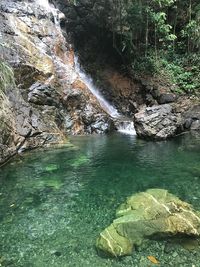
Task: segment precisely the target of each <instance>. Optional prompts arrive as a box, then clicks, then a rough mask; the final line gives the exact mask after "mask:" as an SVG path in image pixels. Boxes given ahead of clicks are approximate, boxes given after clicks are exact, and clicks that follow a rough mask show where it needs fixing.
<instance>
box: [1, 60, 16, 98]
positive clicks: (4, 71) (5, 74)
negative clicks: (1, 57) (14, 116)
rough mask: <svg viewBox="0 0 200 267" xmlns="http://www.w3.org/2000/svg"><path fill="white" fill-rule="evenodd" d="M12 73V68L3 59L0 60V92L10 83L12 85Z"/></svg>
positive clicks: (4, 90)
mask: <svg viewBox="0 0 200 267" xmlns="http://www.w3.org/2000/svg"><path fill="white" fill-rule="evenodd" d="M14 83H15V82H14V73H13V70H12V68H11V67H10V66H9V65H8V64H7V63H6V62H4V61H0V94H2V92H4V93H5V92H6V90H7V88H8V87H9V86H10V85H14Z"/></svg>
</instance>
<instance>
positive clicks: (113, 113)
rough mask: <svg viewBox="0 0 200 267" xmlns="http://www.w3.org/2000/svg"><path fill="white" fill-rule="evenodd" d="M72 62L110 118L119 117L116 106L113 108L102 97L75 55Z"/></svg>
mask: <svg viewBox="0 0 200 267" xmlns="http://www.w3.org/2000/svg"><path fill="white" fill-rule="evenodd" d="M74 63H75V70H76V72H77V73H78V74H79V76H80V78H81V80H82V81H83V82H84V83H85V84H86V85H87V87H88V89H89V90H90V92H91V93H92V94H93V95H94V96H95V97H96V98H97V99H98V101H99V103H100V105H101V107H102V108H103V109H104V110H105V111H106V112H107V113H108V114H109V115H110V116H111V117H112V118H119V117H120V114H119V113H118V111H117V110H116V108H114V107H113V106H111V105H110V104H109V103H108V101H106V100H105V99H104V97H103V96H102V95H101V94H100V92H99V90H98V89H97V87H96V86H95V85H94V82H93V80H92V78H91V77H90V76H89V75H87V74H86V73H85V72H84V71H83V70H82V69H81V66H80V63H79V61H78V57H77V56H76V55H75V57H74Z"/></svg>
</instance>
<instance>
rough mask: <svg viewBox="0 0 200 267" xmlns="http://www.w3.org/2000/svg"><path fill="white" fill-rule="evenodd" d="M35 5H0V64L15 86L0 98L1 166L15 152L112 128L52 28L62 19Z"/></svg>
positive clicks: (69, 50) (70, 52) (50, 9)
mask: <svg viewBox="0 0 200 267" xmlns="http://www.w3.org/2000/svg"><path fill="white" fill-rule="evenodd" d="M46 2H47V1H46ZM38 3H40V1H30V2H27V1H14V0H9V1H7V0H6V1H1V3H0V55H1V58H0V61H1V63H2V64H4V62H7V63H6V64H7V65H9V66H10V67H11V68H12V69H13V73H14V74H13V75H14V81H15V82H14V83H13V84H12V86H7V87H8V88H7V89H6V90H5V92H4V93H2V94H1V98H0V101H1V107H3V108H2V110H1V114H0V123H1V127H0V136H1V139H0V146H1V151H0V162H4V161H5V160H6V159H7V158H9V157H10V156H11V155H12V154H15V153H17V152H19V151H23V150H26V149H32V148H35V147H39V146H44V145H50V144H55V143H62V142H64V141H65V139H66V136H67V134H91V133H104V132H107V131H110V130H111V128H112V120H111V118H110V116H109V115H108V114H106V113H105V112H104V110H102V108H101V107H100V105H99V103H98V101H97V99H96V98H95V97H94V96H93V95H92V94H91V93H90V92H89V90H88V88H87V86H86V85H85V84H84V83H83V82H82V81H81V79H80V77H79V75H78V74H77V73H76V71H75V68H74V52H73V49H72V47H71V45H70V44H69V43H68V42H67V41H66V39H65V37H64V33H63V32H62V30H61V28H60V26H59V23H58V22H57V20H58V19H59V18H64V15H63V14H62V13H60V12H59V11H58V10H56V9H54V8H53V7H49V6H48V5H47V3H46V5H42V3H40V5H39V4H38ZM53 14H54V16H53ZM0 78H1V77H0ZM1 82H3V83H4V82H5V81H3V80H2V79H1Z"/></svg>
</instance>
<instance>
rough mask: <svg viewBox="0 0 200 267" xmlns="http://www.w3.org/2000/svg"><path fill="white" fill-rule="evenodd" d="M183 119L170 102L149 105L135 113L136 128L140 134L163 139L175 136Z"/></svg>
mask: <svg viewBox="0 0 200 267" xmlns="http://www.w3.org/2000/svg"><path fill="white" fill-rule="evenodd" d="M181 121H182V120H181V115H180V114H179V113H174V112H173V109H172V106H171V105H170V104H164V105H160V106H153V107H147V108H143V109H142V110H140V111H139V112H138V113H137V114H135V130H136V132H137V134H138V135H139V136H142V137H146V138H151V139H157V140H162V139H166V138H168V137H171V136H174V135H175V134H176V133H177V131H178V129H179V127H180V126H181Z"/></svg>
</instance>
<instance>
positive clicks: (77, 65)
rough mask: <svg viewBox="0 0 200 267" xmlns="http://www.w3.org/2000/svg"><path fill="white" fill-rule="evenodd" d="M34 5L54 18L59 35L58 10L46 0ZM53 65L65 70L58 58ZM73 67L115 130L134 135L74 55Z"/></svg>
mask: <svg viewBox="0 0 200 267" xmlns="http://www.w3.org/2000/svg"><path fill="white" fill-rule="evenodd" d="M36 3H37V4H38V5H39V6H42V7H43V8H45V9H46V10H47V12H48V13H51V14H52V15H53V17H54V23H55V25H56V26H57V28H58V30H59V31H60V33H61V28H60V22H59V10H58V9H56V8H55V7H54V6H53V5H52V4H49V1H48V0H36ZM54 63H55V65H56V66H57V68H58V69H61V70H59V72H63V71H65V70H66V68H65V66H64V64H63V62H60V60H59V59H58V58H55V60H54ZM74 65H75V70H76V72H77V74H78V75H79V77H80V79H81V80H82V81H83V82H84V84H86V85H87V87H88V89H89V90H90V92H91V93H92V94H93V95H94V96H95V97H96V99H97V100H98V101H99V103H100V105H101V107H102V108H103V109H104V110H105V112H107V113H108V114H109V115H110V116H111V117H112V118H113V119H114V120H115V121H116V122H117V123H116V124H117V130H118V131H119V132H122V133H125V134H130V135H136V132H135V128H134V123H133V121H131V120H130V119H127V118H125V117H123V116H122V115H121V114H120V113H119V112H118V111H117V109H116V108H115V107H113V106H112V105H111V104H110V103H109V102H108V101H106V100H105V98H104V97H103V96H102V95H101V93H100V92H99V89H98V88H97V87H96V86H95V85H94V82H93V80H92V78H91V77H90V76H89V75H88V74H86V73H85V72H84V70H83V69H82V68H81V65H80V63H79V61H78V57H77V56H76V55H75V57H74Z"/></svg>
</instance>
